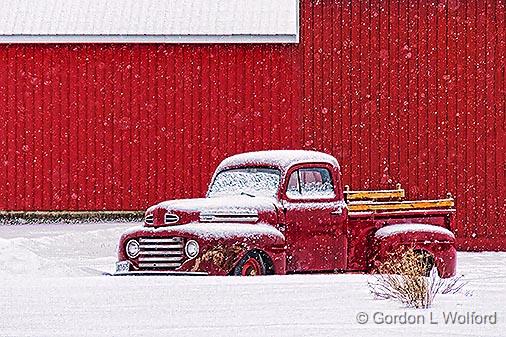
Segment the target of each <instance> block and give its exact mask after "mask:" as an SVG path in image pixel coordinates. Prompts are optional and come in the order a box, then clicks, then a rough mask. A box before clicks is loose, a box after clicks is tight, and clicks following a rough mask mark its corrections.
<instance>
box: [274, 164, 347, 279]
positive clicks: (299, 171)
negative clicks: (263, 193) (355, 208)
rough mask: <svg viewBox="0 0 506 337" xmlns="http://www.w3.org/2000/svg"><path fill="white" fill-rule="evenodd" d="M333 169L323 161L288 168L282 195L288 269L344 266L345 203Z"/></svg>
mask: <svg viewBox="0 0 506 337" xmlns="http://www.w3.org/2000/svg"><path fill="white" fill-rule="evenodd" d="M332 172H333V171H332V167H327V166H326V165H324V164H322V165H318V166H313V165H311V166H310V167H308V165H304V166H303V167H299V168H296V169H293V170H292V171H290V172H288V174H289V175H288V177H289V178H288V181H287V183H286V186H285V194H284V196H283V206H284V210H285V223H286V230H285V237H286V241H287V269H288V271H331V270H337V269H345V268H346V249H347V230H346V228H345V226H346V221H345V218H346V214H345V212H346V209H345V208H346V207H345V203H344V200H341V199H342V197H341V198H340V197H339V196H338V195H337V193H336V190H335V186H336V184H338V183H339V182H338V181H337V180H336V177H333V176H332Z"/></svg>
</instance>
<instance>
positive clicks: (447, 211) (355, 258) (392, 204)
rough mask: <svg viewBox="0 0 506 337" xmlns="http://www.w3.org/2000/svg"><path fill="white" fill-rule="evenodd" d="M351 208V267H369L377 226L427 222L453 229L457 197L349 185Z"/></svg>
mask: <svg viewBox="0 0 506 337" xmlns="http://www.w3.org/2000/svg"><path fill="white" fill-rule="evenodd" d="M344 195H345V200H346V203H347V208H348V220H349V221H348V233H349V234H350V235H349V242H348V270H365V269H366V268H367V266H366V261H367V254H368V251H367V249H368V247H369V244H368V242H369V240H370V239H371V237H372V236H373V235H374V233H375V232H376V230H378V229H380V228H382V227H384V226H388V225H398V224H413V223H416V224H426V225H434V226H441V227H444V228H447V229H450V230H451V229H452V220H453V215H454V213H455V201H454V199H453V197H452V196H451V195H450V194H447V196H446V198H443V199H435V200H405V191H404V189H402V188H401V186H400V184H398V185H397V188H396V189H395V190H376V191H353V190H350V189H349V187H348V186H345V191H344Z"/></svg>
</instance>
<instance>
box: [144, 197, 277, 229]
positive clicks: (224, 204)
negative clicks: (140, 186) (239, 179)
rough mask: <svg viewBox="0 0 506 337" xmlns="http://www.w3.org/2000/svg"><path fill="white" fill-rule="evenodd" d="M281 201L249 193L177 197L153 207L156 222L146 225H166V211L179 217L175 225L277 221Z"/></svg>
mask: <svg viewBox="0 0 506 337" xmlns="http://www.w3.org/2000/svg"><path fill="white" fill-rule="evenodd" d="M279 208H280V207H279V204H278V201H277V200H276V199H275V198H270V197H250V196H247V195H235V196H227V197H213V198H199V199H178V200H169V201H164V202H161V203H159V204H157V205H155V206H152V207H150V208H149V209H148V210H147V211H146V216H148V215H153V217H154V221H153V224H152V225H150V224H147V223H146V224H145V225H146V226H148V227H149V226H154V227H160V226H166V224H165V220H164V219H165V215H166V214H171V215H175V216H177V218H178V221H177V222H174V223H173V225H181V224H186V223H190V222H196V221H199V222H246V223H256V222H264V223H276V222H277V209H279Z"/></svg>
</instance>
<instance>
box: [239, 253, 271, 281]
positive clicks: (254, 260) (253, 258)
mask: <svg viewBox="0 0 506 337" xmlns="http://www.w3.org/2000/svg"><path fill="white" fill-rule="evenodd" d="M233 274H234V275H238V276H257V275H265V265H264V263H263V261H262V257H261V256H260V254H259V253H257V252H249V253H248V254H246V255H245V256H244V257H243V258H242V259H241V261H239V263H238V264H237V266H236V267H235V268H234V273H233Z"/></svg>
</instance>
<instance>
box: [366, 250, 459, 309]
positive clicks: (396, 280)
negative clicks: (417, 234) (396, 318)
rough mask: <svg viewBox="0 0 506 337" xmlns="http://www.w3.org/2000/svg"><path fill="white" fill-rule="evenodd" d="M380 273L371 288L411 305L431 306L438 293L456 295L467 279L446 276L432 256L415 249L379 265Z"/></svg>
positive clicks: (378, 295)
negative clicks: (442, 273)
mask: <svg viewBox="0 0 506 337" xmlns="http://www.w3.org/2000/svg"><path fill="white" fill-rule="evenodd" d="M378 272H379V274H376V275H374V276H373V277H374V280H372V281H369V282H368V285H369V291H370V292H371V293H372V294H373V296H374V297H375V298H377V299H388V300H394V301H398V302H401V303H402V304H403V305H405V306H406V307H410V308H429V307H430V306H431V305H432V303H433V301H434V298H435V297H436V295H437V294H455V293H458V292H460V291H461V290H462V288H463V287H464V286H465V285H466V282H463V281H462V277H455V278H452V279H442V278H440V277H439V275H438V273H437V269H436V268H435V267H434V264H433V262H432V257H431V256H430V255H429V254H428V253H422V252H420V251H415V250H413V249H409V250H407V251H406V252H405V253H404V254H402V257H401V258H400V259H394V258H391V259H390V260H389V261H387V262H385V263H383V264H382V265H381V266H380V267H379V268H378Z"/></svg>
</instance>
